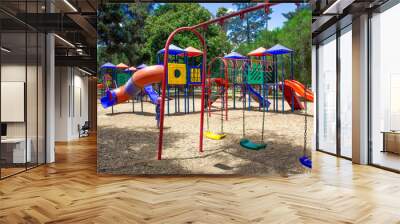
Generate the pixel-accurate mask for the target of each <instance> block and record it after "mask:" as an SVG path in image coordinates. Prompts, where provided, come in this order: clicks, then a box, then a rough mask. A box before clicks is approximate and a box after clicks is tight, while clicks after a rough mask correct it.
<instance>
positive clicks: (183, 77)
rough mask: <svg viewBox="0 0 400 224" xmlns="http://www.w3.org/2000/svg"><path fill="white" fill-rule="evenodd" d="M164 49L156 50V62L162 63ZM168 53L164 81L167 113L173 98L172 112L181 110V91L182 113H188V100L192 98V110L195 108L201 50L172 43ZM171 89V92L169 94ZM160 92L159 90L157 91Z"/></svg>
mask: <svg viewBox="0 0 400 224" xmlns="http://www.w3.org/2000/svg"><path fill="white" fill-rule="evenodd" d="M165 51H166V50H165V49H161V50H159V51H158V52H157V62H158V64H160V65H163V62H162V61H161V57H162V56H163V55H165ZM168 55H171V56H172V57H169V58H168V78H167V80H166V81H167V82H166V85H167V86H166V88H167V98H168V101H167V115H170V114H171V113H172V112H171V108H170V99H174V113H179V112H181V105H180V98H181V93H183V96H182V97H183V99H184V113H185V114H188V113H190V100H191V99H192V112H195V111H196V108H195V103H194V99H195V88H196V87H199V86H200V85H201V74H202V62H201V60H197V58H201V56H202V55H203V52H202V51H200V50H198V49H196V48H194V47H191V46H189V47H187V48H185V49H182V48H180V47H177V46H175V45H173V44H171V45H170V46H169V49H168ZM171 90H174V91H173V94H171ZM159 92H160V91H159Z"/></svg>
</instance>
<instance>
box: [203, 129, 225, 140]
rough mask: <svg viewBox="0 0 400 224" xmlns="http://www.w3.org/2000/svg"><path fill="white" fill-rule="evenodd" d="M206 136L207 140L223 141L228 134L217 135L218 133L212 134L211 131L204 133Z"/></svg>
mask: <svg viewBox="0 0 400 224" xmlns="http://www.w3.org/2000/svg"><path fill="white" fill-rule="evenodd" d="M204 135H205V136H206V138H209V139H213V140H221V139H223V138H225V136H226V134H216V133H212V132H211V131H206V132H204Z"/></svg>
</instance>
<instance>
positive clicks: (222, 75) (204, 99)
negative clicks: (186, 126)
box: [101, 3, 313, 166]
mask: <svg viewBox="0 0 400 224" xmlns="http://www.w3.org/2000/svg"><path fill="white" fill-rule="evenodd" d="M272 5H273V4H270V3H264V4H259V5H257V6H254V7H251V8H247V9H244V10H241V11H239V12H235V13H232V14H230V15H227V16H223V17H220V18H216V19H212V20H210V21H207V22H204V23H200V24H198V25H194V26H191V27H181V28H178V29H176V30H175V31H174V32H172V33H171V34H170V36H169V38H168V40H167V42H166V44H165V47H164V49H161V50H160V51H159V52H157V59H158V60H157V61H158V65H157V66H149V67H145V66H138V67H137V69H138V71H137V72H135V73H133V75H132V77H131V78H130V79H129V80H128V81H127V82H126V84H125V85H123V86H120V87H119V88H115V89H113V90H109V89H108V90H107V91H106V93H105V95H104V96H103V97H102V99H101V103H102V105H103V106H104V107H105V108H106V107H110V106H114V105H115V104H118V103H121V102H125V101H127V100H128V99H129V98H135V97H136V96H138V95H139V93H140V92H141V90H144V92H145V93H147V94H148V95H149V97H150V99H151V101H152V103H154V104H155V105H156V117H157V121H158V122H157V124H158V126H159V142H158V152H157V159H158V160H160V159H162V148H163V136H164V135H163V134H164V133H163V132H164V116H165V115H166V114H167V115H169V114H170V113H171V111H170V110H171V109H170V101H171V99H172V98H173V99H175V111H174V112H175V113H177V112H180V96H181V95H183V98H184V113H185V114H186V113H189V112H190V99H192V112H194V111H195V103H194V98H195V88H200V89H201V97H200V100H201V104H200V105H201V107H200V133H199V151H200V152H203V137H204V136H203V135H204V134H205V135H206V137H208V138H211V139H215V140H219V139H222V138H223V137H225V134H224V133H223V120H228V103H227V102H228V98H229V95H228V91H229V88H231V89H232V90H233V92H232V93H233V94H232V95H233V107H234V108H236V93H237V90H238V89H239V91H240V93H241V94H240V96H241V101H242V103H243V139H241V141H240V145H241V146H243V147H244V148H248V149H253V150H259V149H263V148H265V147H266V144H265V143H263V142H261V143H254V142H252V141H251V140H249V139H246V138H245V108H246V109H248V110H250V109H251V101H252V100H254V101H256V102H258V105H259V110H260V111H262V112H263V122H262V136H261V141H263V139H264V125H265V124H264V118H265V112H266V111H268V110H269V107H270V105H271V104H272V106H273V108H272V110H273V111H276V112H277V111H279V108H278V100H280V99H279V91H280V92H281V93H282V97H281V100H282V103H281V105H282V110H281V111H282V112H284V111H285V109H284V101H285V100H286V101H287V102H288V104H289V105H290V106H291V110H292V111H295V110H303V109H304V106H303V105H302V104H301V102H300V99H299V98H304V100H309V101H312V100H313V94H312V92H311V91H310V90H308V89H307V88H306V87H305V86H304V85H303V84H301V83H299V82H297V81H295V80H294V79H293V77H294V74H293V72H294V71H293V51H292V50H290V49H288V48H286V47H284V46H282V45H276V46H274V47H272V48H270V49H268V50H267V49H265V48H258V49H256V50H254V51H252V52H250V53H249V54H248V56H249V58H248V57H245V56H242V55H240V54H238V53H236V52H232V53H231V54H228V55H225V56H224V57H217V58H214V59H212V60H211V62H210V64H209V65H208V66H209V67H208V70H206V62H207V47H206V44H205V39H204V37H203V36H202V35H201V34H200V32H199V31H198V29H200V28H202V29H207V26H208V25H210V24H214V23H219V24H221V23H222V24H223V22H224V21H225V20H227V19H229V18H231V17H235V16H240V17H241V18H243V17H244V15H245V14H246V13H249V12H252V11H255V10H260V9H264V10H265V11H268V10H269V7H270V6H272ZM181 32H192V33H193V34H195V36H196V37H197V38H198V39H199V41H200V43H201V46H202V50H198V49H195V48H193V47H188V48H186V49H182V48H180V47H177V46H175V45H172V44H171V42H172V41H173V39H174V36H175V35H176V34H177V33H181ZM200 56H201V57H200ZM285 56H289V60H290V65H291V66H290V67H291V68H290V79H286V70H285V68H284V65H285V63H284V62H283V58H284V57H285ZM161 57H163V60H161ZM196 57H199V58H201V60H198V59H195V58H196ZM286 58H287V57H286ZM216 62H219V66H218V65H217V67H219V70H217V72H215V71H213V69H212V67H213V65H214V64H217V63H216ZM141 67H143V68H142V69H141ZM206 72H207V75H206ZM160 82H161V86H158V92H159V93H160V97H159V96H158V93H157V92H156V91H155V90H154V89H153V86H152V85H153V84H157V83H160ZM115 87H117V84H115ZM171 90H174V93H173V95H171ZM270 92H272V103H271V102H270V101H269V95H270ZM181 93H183V94H181ZM218 99H220V102H219V103H220V107H219V108H217V109H219V111H217V114H219V115H220V117H221V119H220V120H221V130H220V133H217V134H215V133H213V132H211V131H210V130H208V119H209V117H210V116H211V114H212V109H211V107H212V106H213V105H215V104H216V102H218V101H217V100H218ZM166 103H167V105H165V104H166ZM166 106H167V108H166V109H167V113H165V107H166ZM205 109H207V114H206V116H207V131H206V132H204V113H205ZM218 112H219V113H218ZM304 145H306V142H305V143H304ZM304 148H305V147H304ZM304 154H305V150H304ZM303 159H304V158H303ZM306 159H307V157H305V160H306ZM301 162H302V161H301ZM307 162H308V161H307ZM305 163H306V162H304V163H303V162H302V164H305ZM310 166H311V165H310Z"/></svg>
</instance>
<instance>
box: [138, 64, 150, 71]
mask: <svg viewBox="0 0 400 224" xmlns="http://www.w3.org/2000/svg"><path fill="white" fill-rule="evenodd" d="M146 67H147V65H146V64H141V65H139V66H137V67H136V69H137V70H139V69H142V68H146Z"/></svg>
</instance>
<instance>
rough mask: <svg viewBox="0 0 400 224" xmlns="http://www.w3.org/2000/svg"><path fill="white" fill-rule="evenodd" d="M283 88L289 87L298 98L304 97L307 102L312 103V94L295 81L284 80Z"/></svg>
mask: <svg viewBox="0 0 400 224" xmlns="http://www.w3.org/2000/svg"><path fill="white" fill-rule="evenodd" d="M285 86H289V87H290V88H292V89H293V91H294V92H295V93H296V94H297V95H298V96H299V97H305V99H306V100H307V101H310V102H314V93H313V92H312V91H311V90H310V89H307V88H305V86H304V85H303V84H302V83H300V82H299V81H296V80H294V79H293V80H285Z"/></svg>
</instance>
